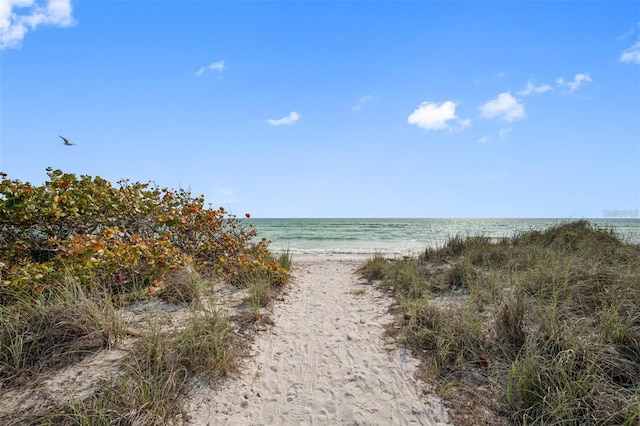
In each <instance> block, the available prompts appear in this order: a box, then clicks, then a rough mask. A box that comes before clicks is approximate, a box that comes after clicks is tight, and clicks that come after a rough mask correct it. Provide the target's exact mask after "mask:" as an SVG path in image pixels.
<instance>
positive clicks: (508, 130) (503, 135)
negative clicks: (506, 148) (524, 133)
mask: <svg viewBox="0 0 640 426" xmlns="http://www.w3.org/2000/svg"><path fill="white" fill-rule="evenodd" d="M512 131H513V129H512V128H511V127H505V128H502V129H500V130H498V136H499V137H500V140H501V141H506V140H507V137H508V136H509V133H511V132H512Z"/></svg>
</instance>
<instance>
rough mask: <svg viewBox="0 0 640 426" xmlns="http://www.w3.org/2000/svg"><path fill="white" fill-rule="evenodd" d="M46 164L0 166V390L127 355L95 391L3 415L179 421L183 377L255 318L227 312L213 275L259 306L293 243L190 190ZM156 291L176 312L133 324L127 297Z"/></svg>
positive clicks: (204, 365) (221, 371) (193, 374)
mask: <svg viewBox="0 0 640 426" xmlns="http://www.w3.org/2000/svg"><path fill="white" fill-rule="evenodd" d="M47 174H48V176H49V180H48V181H47V182H45V183H44V184H43V185H42V186H34V185H31V184H29V183H23V182H21V181H19V180H9V179H7V176H6V175H4V174H0V178H2V181H1V182H0V390H2V391H3V392H9V391H11V392H20V391H21V390H26V391H27V393H28V391H29V389H30V387H33V386H35V385H37V384H38V382H39V381H41V380H42V379H43V378H44V377H50V376H51V374H53V372H54V371H58V370H62V369H65V368H68V367H73V366H74V365H75V364H76V363H81V362H82V361H83V360H85V359H87V356H88V355H98V354H99V353H100V352H101V351H103V350H105V349H110V348H111V349H112V348H123V350H124V351H125V352H126V355H124V356H123V357H121V358H122V359H120V360H119V361H118V362H117V366H116V369H115V370H114V371H113V372H112V373H111V374H110V375H109V376H108V377H107V378H103V379H102V380H101V381H100V383H98V384H97V385H96V386H95V389H92V390H91V393H90V394H89V395H82V396H81V397H80V399H78V398H75V397H74V396H72V395H71V393H72V392H70V395H69V398H66V400H64V401H63V402H60V401H58V402H57V403H56V404H53V405H51V404H49V405H48V406H46V407H44V408H43V407H37V409H33V410H26V411H27V412H28V413H27V414H20V413H19V412H13V413H8V412H3V411H2V410H0V423H3V424H167V423H171V422H174V421H178V420H180V419H181V418H182V419H183V420H184V413H183V408H182V403H183V400H184V397H185V396H186V394H187V392H188V389H189V383H191V382H192V381H193V380H194V379H195V378H206V379H207V380H209V381H211V380H216V379H218V378H220V377H224V376H226V375H228V374H229V373H230V372H232V371H233V370H234V368H235V366H236V363H237V355H238V354H239V353H240V352H241V351H242V350H243V345H244V342H243V341H242V340H240V339H239V338H238V337H237V334H236V333H234V332H233V331H232V329H233V328H234V327H237V325H235V326H234V325H233V323H234V322H237V321H236V317H238V318H240V317H241V318H242V324H241V327H247V326H248V325H249V324H248V323H247V321H246V318H245V315H244V314H241V313H237V314H234V316H231V317H230V316H229V315H227V314H226V313H225V314H223V313H222V312H223V311H224V312H227V311H228V310H229V309H227V308H228V307H223V309H222V310H221V308H220V303H221V300H222V298H221V297H219V295H216V294H215V292H213V291H212V289H213V285H214V284H215V283H216V282H218V281H220V280H223V281H225V282H227V283H230V284H231V285H233V286H235V287H236V288H250V289H251V291H250V293H251V294H252V296H250V301H251V303H255V304H256V308H255V309H256V310H257V309H259V307H262V306H265V305H267V304H268V303H269V301H270V300H271V296H272V294H273V292H274V291H277V289H279V288H281V287H282V286H283V285H285V284H286V283H287V280H288V269H289V268H290V266H291V257H290V255H289V254H288V253H285V254H283V255H281V256H280V257H279V258H276V257H274V256H273V255H272V254H271V253H270V251H269V249H268V246H269V241H267V240H265V239H262V240H259V241H254V237H256V235H257V232H256V230H255V229H254V228H253V226H252V225H250V224H248V225H247V224H245V222H243V221H241V220H238V219H237V218H236V217H235V216H233V215H231V214H229V213H227V212H226V211H225V210H224V209H223V208H219V209H217V210H215V209H207V208H204V199H203V198H202V197H195V198H193V197H191V195H190V193H189V192H187V191H184V190H179V191H174V190H169V189H167V188H162V189H161V188H158V187H155V186H152V185H151V184H142V183H131V182H129V181H127V180H124V181H121V182H118V185H117V186H113V185H111V183H110V182H108V181H106V180H104V179H102V178H100V177H95V178H94V177H90V176H80V177H77V176H75V175H74V174H69V173H63V172H62V171H60V170H52V169H47ZM247 216H248V215H247ZM256 283H260V284H259V288H258V287H256ZM254 293H255V294H254ZM254 299H255V302H254ZM152 300H156V301H157V303H158V304H162V303H164V304H171V306H174V307H175V309H176V310H177V309H182V310H183V311H184V312H185V313H184V316H183V317H181V320H180V323H179V324H178V325H176V324H168V323H167V322H169V323H170V322H171V321H172V320H171V318H167V317H166V316H164V315H163V314H161V313H159V312H154V311H153V309H151V310H150V311H149V312H148V315H147V319H146V321H143V323H144V324H142V325H140V324H135V325H136V326H135V327H133V326H132V324H131V320H130V319H127V316H126V315H125V313H126V311H127V309H128V308H129V307H131V306H133V305H132V304H133V303H136V302H140V301H152ZM172 309H173V308H172ZM255 319H256V320H257V319H258V318H257V314H256V318H255ZM127 336H128V337H127ZM131 336H133V337H131ZM132 340H133V343H132V342H131V341H132ZM47 374H49V376H47ZM7 402H8V401H7ZM36 405H37V404H36ZM23 408H24V407H23ZM15 416H17V417H15Z"/></svg>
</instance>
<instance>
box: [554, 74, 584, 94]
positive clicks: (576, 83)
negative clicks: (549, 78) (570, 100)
mask: <svg viewBox="0 0 640 426" xmlns="http://www.w3.org/2000/svg"><path fill="white" fill-rule="evenodd" d="M591 82H593V80H591V77H590V76H589V74H586V73H580V74H576V76H575V77H573V80H572V81H565V80H564V78H562V77H559V78H558V79H557V80H556V83H557V84H558V86H559V87H563V86H567V87H568V88H569V93H573V92H575V91H576V90H578V89H579V88H580V86H582V84H583V83H591Z"/></svg>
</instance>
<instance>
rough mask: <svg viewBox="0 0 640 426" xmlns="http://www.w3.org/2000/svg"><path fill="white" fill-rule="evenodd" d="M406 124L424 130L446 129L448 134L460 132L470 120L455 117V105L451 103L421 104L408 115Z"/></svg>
mask: <svg viewBox="0 0 640 426" xmlns="http://www.w3.org/2000/svg"><path fill="white" fill-rule="evenodd" d="M407 122H408V123H409V124H415V125H416V126H418V127H420V128H422V129H425V130H442V129H448V130H449V131H450V132H452V131H454V130H462V129H464V128H465V127H468V126H469V125H470V124H471V120H469V119H464V120H462V119H460V118H459V117H458V116H457V115H456V103H455V102H453V101H445V102H442V103H441V104H438V103H436V102H422V103H421V104H420V106H419V107H418V108H416V110H415V111H413V112H412V113H411V115H409V118H408V119H407ZM451 122H453V123H451ZM456 123H457V124H456Z"/></svg>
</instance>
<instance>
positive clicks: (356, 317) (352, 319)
mask: <svg viewBox="0 0 640 426" xmlns="http://www.w3.org/2000/svg"><path fill="white" fill-rule="evenodd" d="M363 260H364V258H362V257H361V258H359V259H358V258H355V257H353V256H337V255H334V256H327V255H322V256H319V255H318V256H298V257H294V263H295V267H294V270H293V271H292V273H293V276H294V278H293V280H292V283H291V285H290V289H289V292H288V294H287V295H286V296H285V297H284V298H283V300H282V301H278V302H277V303H276V304H275V306H274V308H273V319H274V326H272V327H270V328H269V329H268V330H266V331H264V332H262V333H260V334H259V335H258V336H257V337H256V340H255V342H254V344H253V348H252V349H253V354H254V356H253V357H250V358H248V359H247V360H246V362H245V364H244V367H243V369H242V372H241V374H240V377H239V378H236V379H232V380H229V381H228V382H227V383H225V384H223V386H222V388H220V389H218V390H215V391H214V390H211V389H210V388H208V387H204V386H203V387H201V388H199V389H197V390H196V391H195V394H194V396H193V398H191V399H190V403H189V407H188V409H189V411H190V413H189V414H190V415H191V422H192V424H197V425H205V424H211V425H214V424H237V425H248V424H254V425H260V424H287V425H288V424H291V425H294V424H295V425H298V424H351V425H389V424H402V425H411V424H415V425H418V424H420V425H439V424H446V421H447V415H446V412H445V409H444V407H443V406H442V403H441V402H440V401H439V400H438V399H437V398H436V397H434V396H425V395H424V394H423V392H422V389H423V387H424V386H422V385H421V384H420V383H419V382H417V381H416V380H415V379H414V377H413V374H414V371H415V368H416V364H417V362H416V361H415V360H413V359H412V358H411V357H410V356H408V355H407V354H406V353H405V352H404V351H403V350H402V349H398V348H397V345H396V344H395V343H394V342H392V341H390V340H389V338H388V337H385V336H384V329H383V326H384V325H385V324H387V323H389V322H390V321H391V320H392V317H391V315H390V314H389V313H388V308H389V306H390V305H391V304H392V300H391V299H390V298H389V297H388V296H387V295H384V294H383V293H381V292H380V291H378V290H377V289H375V288H374V287H373V286H370V285H366V284H364V283H363V281H362V280H360V279H359V278H358V277H357V275H356V274H355V270H356V268H357V267H358V265H360V264H361V263H362V261H363Z"/></svg>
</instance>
